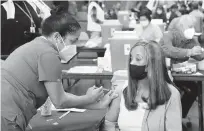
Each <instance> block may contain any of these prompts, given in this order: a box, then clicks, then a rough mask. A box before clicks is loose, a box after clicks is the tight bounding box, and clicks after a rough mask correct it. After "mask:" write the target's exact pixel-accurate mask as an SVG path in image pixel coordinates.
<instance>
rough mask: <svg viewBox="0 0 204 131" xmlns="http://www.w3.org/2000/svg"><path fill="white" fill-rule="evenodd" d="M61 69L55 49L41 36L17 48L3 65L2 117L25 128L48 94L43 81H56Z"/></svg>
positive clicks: (59, 76)
mask: <svg viewBox="0 0 204 131" xmlns="http://www.w3.org/2000/svg"><path fill="white" fill-rule="evenodd" d="M61 70H62V67H61V63H60V59H59V56H58V52H57V49H56V48H55V46H54V45H52V44H51V43H49V42H48V41H47V40H46V39H44V38H43V37H38V38H36V39H34V40H33V41H31V42H30V43H27V44H25V45H23V46H21V47H19V48H18V49H16V50H15V51H14V52H13V53H12V54H11V55H10V56H9V57H8V59H7V60H6V61H5V63H4V64H3V66H2V81H1V84H2V85H1V92H2V93H1V115H2V116H1V117H2V119H6V120H9V121H11V122H16V123H17V125H19V126H20V128H21V129H22V130H25V128H26V126H27V124H28V122H29V120H30V119H31V118H32V117H33V116H34V115H35V114H36V109H37V108H39V107H40V106H41V105H42V104H43V103H44V102H45V101H46V99H47V97H48V94H47V91H46V88H45V86H44V81H51V82H56V81H59V80H60V79H61ZM3 124H4V125H5V123H3ZM4 127H5V126H4ZM2 130H4V129H2Z"/></svg>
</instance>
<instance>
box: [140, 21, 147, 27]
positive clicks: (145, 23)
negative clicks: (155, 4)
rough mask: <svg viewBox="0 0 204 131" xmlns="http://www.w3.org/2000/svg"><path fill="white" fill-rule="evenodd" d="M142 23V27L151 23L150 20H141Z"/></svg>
mask: <svg viewBox="0 0 204 131" xmlns="http://www.w3.org/2000/svg"><path fill="white" fill-rule="evenodd" d="M140 24H141V25H142V27H147V26H148V25H149V21H148V20H145V21H140Z"/></svg>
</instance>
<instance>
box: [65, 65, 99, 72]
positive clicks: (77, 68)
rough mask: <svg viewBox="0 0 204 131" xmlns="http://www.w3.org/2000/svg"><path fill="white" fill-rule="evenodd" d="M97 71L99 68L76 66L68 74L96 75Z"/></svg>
mask: <svg viewBox="0 0 204 131" xmlns="http://www.w3.org/2000/svg"><path fill="white" fill-rule="evenodd" d="M97 71H98V67H97V66H75V67H72V68H71V69H69V70H67V73H96V72H97Z"/></svg>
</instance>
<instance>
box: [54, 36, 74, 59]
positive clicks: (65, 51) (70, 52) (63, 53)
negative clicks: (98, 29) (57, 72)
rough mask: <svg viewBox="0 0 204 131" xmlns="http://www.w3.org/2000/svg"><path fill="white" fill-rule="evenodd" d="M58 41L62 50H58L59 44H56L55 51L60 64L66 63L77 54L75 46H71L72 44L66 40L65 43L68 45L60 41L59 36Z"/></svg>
mask: <svg viewBox="0 0 204 131" xmlns="http://www.w3.org/2000/svg"><path fill="white" fill-rule="evenodd" d="M57 39H58V41H60V44H63V46H64V47H63V48H62V49H61V50H60V49H59V45H58V44H59V42H57V43H56V45H57V49H58V51H59V57H60V59H61V63H67V62H68V61H70V60H71V59H72V58H73V57H74V56H75V55H76V53H77V48H76V45H72V43H71V42H70V41H69V40H67V41H66V43H69V44H67V45H66V44H65V42H64V40H63V39H62V37H61V36H60V35H59V36H58V38H57Z"/></svg>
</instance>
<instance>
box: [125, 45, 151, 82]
mask: <svg viewBox="0 0 204 131" xmlns="http://www.w3.org/2000/svg"><path fill="white" fill-rule="evenodd" d="M146 67H147V58H146V53H145V49H144V47H143V46H137V47H135V48H134V49H132V52H131V62H130V67H129V69H130V76H131V77H132V79H134V80H142V79H144V78H146V77H147V72H146Z"/></svg>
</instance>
